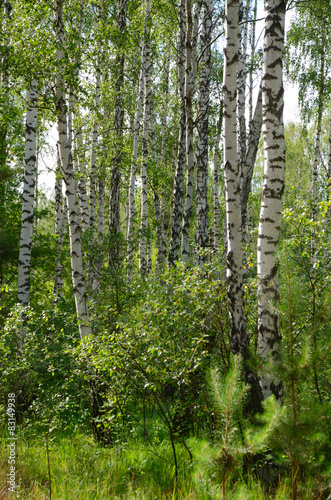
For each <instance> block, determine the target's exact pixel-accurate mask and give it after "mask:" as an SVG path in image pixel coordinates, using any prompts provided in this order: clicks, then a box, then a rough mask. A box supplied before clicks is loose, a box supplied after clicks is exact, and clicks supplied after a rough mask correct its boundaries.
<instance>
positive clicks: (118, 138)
mask: <svg viewBox="0 0 331 500" xmlns="http://www.w3.org/2000/svg"><path fill="white" fill-rule="evenodd" d="M125 28H126V0H118V11H117V55H116V65H115V66H116V82H115V102H114V107H115V109H114V142H115V155H114V158H113V162H112V163H113V167H112V172H111V179H110V198H109V232H110V234H112V235H113V236H116V234H118V233H120V231H121V226H120V183H121V164H122V153H123V152H122V148H123V123H124V107H123V85H124V32H125ZM113 245H114V243H112V242H111V247H112V246H113ZM115 247H117V245H115ZM116 253H117V250H116ZM111 254H112V251H111V252H110V255H111ZM113 257H115V252H114V253H113Z"/></svg>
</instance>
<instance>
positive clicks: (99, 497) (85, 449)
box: [0, 435, 317, 500]
mask: <svg viewBox="0 0 331 500" xmlns="http://www.w3.org/2000/svg"><path fill="white" fill-rule="evenodd" d="M6 444H7V443H6V438H2V440H1V443H0V499H1V500H2V499H3V500H4V499H7V498H10V496H9V497H8V490H7V486H6V479H7V478H6V474H7V472H8V465H7V451H6ZM49 452H50V468H51V483H52V485H51V486H52V500H90V499H91V500H108V499H114V500H117V499H118V500H120V499H121V500H122V499H132V500H135V499H137V500H138V499H139V500H168V499H169V500H207V499H208V500H217V499H218V498H221V486H220V485H219V487H218V486H217V485H214V487H213V488H212V489H210V488H209V491H208V488H206V489H205V490H204V488H203V487H201V486H200V487H197V484H196V478H195V481H194V482H193V480H192V476H191V474H192V470H193V469H192V467H191V464H190V461H189V459H188V454H187V451H186V450H185V448H184V447H180V446H178V462H179V477H178V480H177V481H176V480H175V470H174V465H173V459H172V449H171V445H170V443H169V442H165V441H164V442H162V443H159V444H158V445H157V446H155V448H152V447H151V445H148V446H147V445H145V444H144V443H138V442H132V443H130V444H127V445H121V446H120V445H118V446H115V447H113V448H102V447H100V446H98V445H97V444H96V443H95V442H94V441H93V440H92V439H91V438H89V437H86V436H82V435H78V436H75V437H71V438H68V437H66V438H64V437H62V438H60V437H59V438H57V439H55V440H54V441H53V442H51V443H50V445H49ZM16 458H17V463H16V467H17V470H16V479H17V483H18V484H19V498H20V499H23V500H46V499H47V500H48V499H49V498H50V488H49V477H48V462H47V454H46V445H45V440H44V437H40V439H34V440H27V439H20V438H19V439H18V446H17V457H16ZM290 490H291V486H290V481H288V480H284V481H282V482H280V484H279V486H278V488H277V489H275V491H272V492H268V493H267V492H265V491H264V489H263V487H262V486H261V484H260V483H259V481H258V480H256V479H255V478H253V477H251V478H249V479H248V480H247V479H246V482H245V481H244V480H243V479H242V480H240V481H238V480H236V482H231V481H229V482H228V485H227V493H226V498H227V500H263V499H276V500H284V499H285V500H288V499H289V498H290ZM13 498H14V496H13ZM300 498H302V499H305V500H311V499H312V498H314V496H313V493H312V488H308V489H307V490H305V491H302V492H301V496H300ZM316 498H317V497H316Z"/></svg>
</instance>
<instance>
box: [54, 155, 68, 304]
mask: <svg viewBox="0 0 331 500" xmlns="http://www.w3.org/2000/svg"><path fill="white" fill-rule="evenodd" d="M55 175H56V178H55V234H56V236H57V240H56V257H55V280H54V296H55V297H63V277H62V273H63V264H62V259H61V253H62V247H63V240H64V235H65V228H66V221H67V211H68V208H67V205H66V203H64V202H63V196H62V174H61V170H60V158H59V154H57V167H56V173H55Z"/></svg>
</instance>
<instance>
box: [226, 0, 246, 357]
mask: <svg viewBox="0 0 331 500" xmlns="http://www.w3.org/2000/svg"><path fill="white" fill-rule="evenodd" d="M225 16H226V47H225V49H224V62H225V67H224V85H223V99H224V104H223V117H224V118H223V130H224V147H223V151H224V153H223V154H224V176H225V191H226V223H227V246H228V249H227V283H228V297H229V313H230V327H231V347H232V351H233V352H235V353H238V352H241V347H242V342H243V339H245V341H246V337H247V335H246V321H245V308H244V295H243V284H242V238H241V217H240V215H241V211H240V188H239V177H240V171H239V161H238V153H237V131H236V79H237V68H238V40H239V38H238V20H239V0H228V1H227V2H226V10H225Z"/></svg>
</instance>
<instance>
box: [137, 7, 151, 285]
mask: <svg viewBox="0 0 331 500" xmlns="http://www.w3.org/2000/svg"><path fill="white" fill-rule="evenodd" d="M149 12H150V0H147V2H146V19H148V17H149ZM150 67H151V61H150V46H149V40H148V39H146V40H145V57H144V68H143V71H144V82H145V94H144V119H143V135H142V142H141V150H142V162H141V171H140V177H141V221H140V239H139V271H140V273H141V275H142V276H145V275H146V274H147V255H146V254H147V246H146V245H147V231H148V196H147V194H148V192H147V190H148V182H147V162H148V134H149V126H150V120H151V106H152V91H151V75H150Z"/></svg>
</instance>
